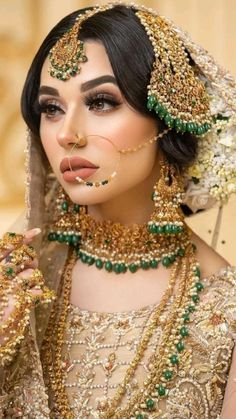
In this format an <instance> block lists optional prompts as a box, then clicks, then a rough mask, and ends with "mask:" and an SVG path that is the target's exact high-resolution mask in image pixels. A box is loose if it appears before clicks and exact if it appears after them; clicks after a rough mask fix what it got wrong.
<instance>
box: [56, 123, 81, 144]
mask: <svg viewBox="0 0 236 419" xmlns="http://www.w3.org/2000/svg"><path fill="white" fill-rule="evenodd" d="M57 141H58V143H59V144H60V146H61V147H63V148H65V149H69V148H71V147H73V146H74V147H84V146H85V145H86V144H87V139H86V137H85V135H84V134H82V133H81V132H77V130H76V126H75V125H72V124H71V123H70V122H67V121H64V124H63V126H62V127H61V128H60V130H59V131H58V133H57Z"/></svg>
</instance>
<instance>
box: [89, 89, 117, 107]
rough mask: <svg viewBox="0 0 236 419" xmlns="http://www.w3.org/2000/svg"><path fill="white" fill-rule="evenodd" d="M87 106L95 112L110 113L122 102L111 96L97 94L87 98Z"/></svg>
mask: <svg viewBox="0 0 236 419" xmlns="http://www.w3.org/2000/svg"><path fill="white" fill-rule="evenodd" d="M85 103H86V106H88V108H89V110H92V111H95V112H109V111H110V110H112V109H114V108H116V107H117V106H119V105H120V102H119V101H118V100H117V99H116V98H114V97H113V96H112V95H110V94H104V93H97V94H94V93H93V94H91V95H89V96H87V97H86V98H85Z"/></svg>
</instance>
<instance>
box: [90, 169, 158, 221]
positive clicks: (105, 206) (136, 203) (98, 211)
mask: <svg viewBox="0 0 236 419" xmlns="http://www.w3.org/2000/svg"><path fill="white" fill-rule="evenodd" d="M158 173H159V167H157V165H155V166H154V167H153V170H152V172H151V173H150V175H149V176H148V177H147V178H146V179H145V180H144V181H143V182H142V183H140V184H139V185H138V186H135V187H134V188H132V189H129V190H128V191H126V192H124V193H123V194H120V195H119V196H117V197H115V198H113V199H111V200H109V201H106V202H104V203H100V204H96V205H89V206H88V213H89V214H90V215H91V216H92V217H93V218H94V219H95V220H97V221H103V220H110V221H113V222H117V223H121V224H124V225H132V224H143V223H146V222H147V221H148V220H149V219H150V215H151V213H152V212H153V209H154V203H153V201H152V199H151V198H152V192H153V187H154V184H155V183H156V181H157V178H158Z"/></svg>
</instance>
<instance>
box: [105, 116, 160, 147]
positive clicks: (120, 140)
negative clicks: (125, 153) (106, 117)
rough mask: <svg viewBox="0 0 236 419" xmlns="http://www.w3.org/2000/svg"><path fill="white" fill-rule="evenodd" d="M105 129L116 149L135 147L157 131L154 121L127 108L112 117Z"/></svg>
mask: <svg viewBox="0 0 236 419" xmlns="http://www.w3.org/2000/svg"><path fill="white" fill-rule="evenodd" d="M106 130H107V131H109V134H108V135H107V137H110V138H111V139H112V140H113V142H114V143H115V144H116V146H117V148H118V149H127V148H129V147H131V148H132V147H136V146H137V145H139V144H141V143H143V142H145V141H146V140H148V139H149V138H151V137H153V136H155V135H156V133H157V125H156V122H155V121H153V120H152V119H149V118H147V117H143V116H140V115H139V114H137V113H136V112H134V111H131V110H127V109H126V111H125V112H124V113H123V112H122V113H121V114H119V115H117V117H115V118H114V119H112V121H111V123H110V124H109V123H108V124H107V126H106Z"/></svg>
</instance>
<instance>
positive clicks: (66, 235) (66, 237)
mask: <svg viewBox="0 0 236 419" xmlns="http://www.w3.org/2000/svg"><path fill="white" fill-rule="evenodd" d="M65 243H68V244H70V235H69V234H65Z"/></svg>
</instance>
